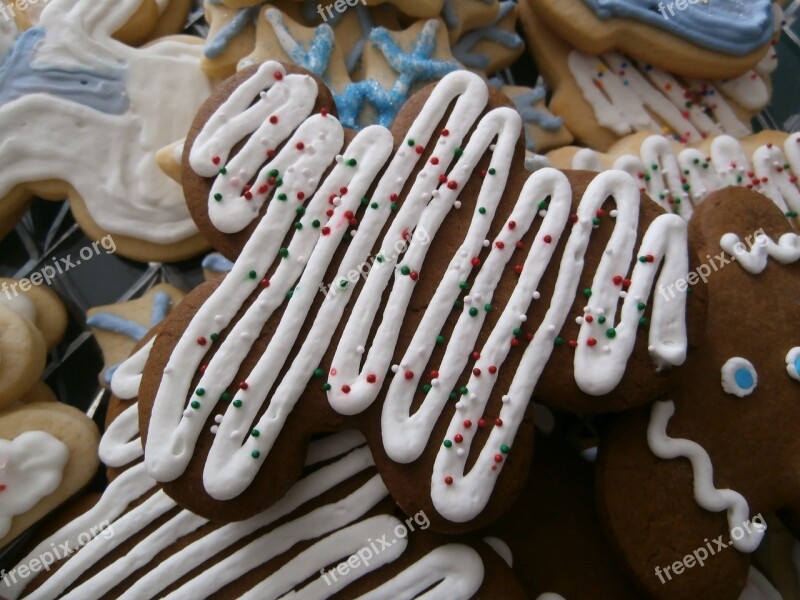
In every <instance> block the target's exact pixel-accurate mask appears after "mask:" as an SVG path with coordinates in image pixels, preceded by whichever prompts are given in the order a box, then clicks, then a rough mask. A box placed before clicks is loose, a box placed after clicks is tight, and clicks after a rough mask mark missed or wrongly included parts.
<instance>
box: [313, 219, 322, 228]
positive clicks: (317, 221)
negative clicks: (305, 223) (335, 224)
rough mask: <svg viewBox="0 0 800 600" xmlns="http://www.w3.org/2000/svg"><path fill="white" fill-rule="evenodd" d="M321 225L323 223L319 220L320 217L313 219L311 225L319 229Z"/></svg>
mask: <svg viewBox="0 0 800 600" xmlns="http://www.w3.org/2000/svg"><path fill="white" fill-rule="evenodd" d="M320 225H321V223H320V222H319V219H314V220H313V221H311V226H312V227H313V228H314V229H319V226H320Z"/></svg>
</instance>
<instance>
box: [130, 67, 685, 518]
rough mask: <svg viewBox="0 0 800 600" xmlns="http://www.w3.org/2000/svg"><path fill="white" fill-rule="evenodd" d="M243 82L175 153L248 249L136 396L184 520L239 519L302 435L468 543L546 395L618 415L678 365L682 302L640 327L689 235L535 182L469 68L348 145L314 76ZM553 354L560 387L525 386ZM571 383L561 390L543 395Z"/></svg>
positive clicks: (556, 180) (574, 185) (507, 123)
mask: <svg viewBox="0 0 800 600" xmlns="http://www.w3.org/2000/svg"><path fill="white" fill-rule="evenodd" d="M237 81H238V82H239V85H238V87H236V88H235V89H231V88H227V89H228V93H229V95H228V96H227V97H226V98H222V97H216V98H215V99H213V100H212V101H211V103H210V105H209V106H208V107H207V108H206V109H205V110H204V113H203V114H204V115H205V119H206V120H205V122H203V120H202V118H200V119H199V120H198V121H197V122H196V129H197V130H198V132H197V134H196V135H195V137H194V138H193V140H192V141H191V142H190V143H188V144H187V147H186V149H185V153H184V158H185V168H186V169H190V170H192V171H194V172H195V177H198V176H199V177H203V178H205V180H206V181H204V184H203V185H202V186H200V187H189V188H187V194H188V195H189V196H190V198H189V202H190V204H191V203H193V202H195V203H201V202H205V205H206V207H207V208H204V209H203V210H206V211H207V216H208V220H209V223H210V224H212V225H213V226H214V227H215V228H217V229H219V231H220V232H222V233H221V235H226V236H240V235H241V236H243V237H246V239H247V241H246V243H245V244H244V247H243V249H242V250H241V251H240V252H239V254H238V259H237V261H236V264H235V265H234V267H233V270H232V271H231V272H230V273H229V274H228V275H227V276H226V277H225V278H224V279H222V280H216V281H213V282H210V283H207V284H205V285H204V286H201V287H200V288H198V289H197V290H195V291H194V292H193V293H191V294H190V295H189V296H187V298H186V299H185V300H184V302H183V303H182V304H181V306H180V307H179V308H178V309H177V310H176V311H175V312H174V313H173V315H171V317H170V318H169V319H168V320H167V321H166V322H165V325H164V329H163V330H162V332H161V333H160V334H159V335H158V336H157V338H156V340H155V343H154V347H153V353H152V355H151V357H150V359H149V361H148V363H147V368H146V369H145V373H144V378H143V381H142V389H141V395H140V401H141V411H140V419H141V428H142V432H143V434H144V438H145V441H146V446H145V448H146V455H145V463H146V465H147V468H148V471H149V472H150V474H151V475H152V476H154V477H155V478H156V479H157V480H159V481H160V482H162V484H164V486H165V490H166V491H167V493H168V494H170V495H171V496H173V497H174V498H175V499H176V500H177V501H178V502H179V503H180V504H181V505H183V506H185V507H187V508H189V509H191V510H194V511H195V512H198V513H199V514H203V515H208V516H213V517H215V518H224V519H234V520H236V519H241V518H245V517H247V516H249V515H252V514H255V513H256V512H258V511H259V510H262V509H263V508H264V507H265V506H268V505H269V504H271V503H272V502H274V501H276V500H277V499H278V498H280V497H281V496H282V495H283V493H284V492H285V491H286V489H288V486H290V485H291V484H292V483H293V482H294V480H295V479H296V478H297V477H298V476H299V473H300V470H301V467H302V464H301V463H302V456H303V454H304V450H305V447H306V444H307V442H308V440H309V439H310V438H311V436H312V434H314V433H317V432H322V431H331V430H337V429H341V428H343V427H357V428H359V429H361V430H362V431H363V432H364V434H365V436H366V437H367V439H368V441H369V443H370V446H371V448H372V449H373V452H374V454H375V460H376V464H377V467H378V470H379V472H380V473H381V474H382V476H383V477H384V479H385V481H386V484H387V486H388V487H389V489H390V490H391V492H392V495H393V497H394V499H395V500H396V501H397V502H398V503H399V505H400V506H401V507H402V508H403V509H404V510H405V511H406V512H408V513H410V514H415V513H416V512H418V511H420V510H424V511H425V512H426V514H428V515H429V516H430V518H431V522H432V526H433V527H434V528H435V529H437V530H442V531H447V532H453V531H463V530H469V529H474V528H476V527H479V526H481V525H485V524H487V523H488V522H490V521H491V520H493V519H495V518H497V517H498V516H499V515H501V514H502V513H503V512H505V510H506V509H507V508H508V506H509V505H510V503H511V502H512V501H513V499H514V497H515V496H516V495H517V494H518V493H519V490H521V488H522V486H523V484H524V480H525V477H526V474H527V472H528V467H529V461H530V454H531V445H532V439H533V431H532V416H531V415H532V413H531V406H530V398H531V395H532V394H533V393H534V391H535V390H536V387H537V384H538V383H542V384H543V386H544V387H543V398H542V400H543V402H549V403H551V404H558V403H559V402H563V403H565V404H566V403H568V402H572V403H573V404H575V405H577V404H578V403H581V402H582V404H580V405H581V406H588V407H590V410H594V411H603V410H606V411H609V410H619V409H622V408H626V407H628V406H636V405H640V404H643V403H645V402H648V401H650V400H652V399H653V395H652V393H653V390H652V388H653V386H654V385H655V383H656V382H657V378H656V377H655V376H654V375H653V374H654V369H655V366H659V367H662V368H665V367H667V366H670V365H675V364H680V362H681V361H682V359H683V353H684V352H685V335H684V331H683V329H684V325H683V322H684V314H683V309H684V301H685V298H684V297H683V296H678V297H676V298H675V299H674V301H673V302H671V303H670V304H669V305H665V304H663V303H660V301H658V300H657V299H656V300H655V301H654V302H653V309H652V319H653V325H652V326H650V327H648V325H649V316H650V314H651V312H650V311H649V310H648V309H647V307H648V301H649V298H650V297H651V295H652V290H653V287H654V286H655V285H656V283H657V282H662V281H663V280H664V279H665V278H667V279H668V278H670V277H676V276H677V275H678V274H685V272H686V270H687V267H686V254H687V250H686V244H685V237H686V232H685V224H684V223H683V222H682V221H681V220H680V218H678V217H676V216H674V215H662V214H659V210H658V209H657V208H655V205H653V204H652V203H651V202H650V201H649V200H644V201H642V199H641V196H640V193H639V189H638V185H637V184H636V182H635V181H634V180H633V179H632V178H631V177H630V176H629V175H627V174H625V173H607V174H603V175H600V176H599V177H593V175H591V174H589V173H571V174H563V173H561V172H559V171H556V170H554V169H546V170H543V171H540V172H538V173H535V174H534V175H532V176H530V177H528V174H527V173H526V172H525V171H524V169H523V161H524V144H523V140H522V137H521V133H522V126H521V119H520V117H519V115H518V114H517V113H516V111H514V110H513V109H510V108H508V101H507V100H506V99H505V98H503V97H502V96H501V95H499V94H498V93H497V92H494V91H493V90H490V89H489V88H487V86H486V84H485V83H484V82H483V81H482V80H480V79H479V78H478V77H476V76H474V75H472V74H470V73H467V72H456V73H453V74H450V75H448V76H446V77H445V78H444V79H442V81H441V82H440V83H439V84H437V85H436V86H434V87H431V88H427V89H426V90H424V91H423V92H421V93H420V94H418V95H416V96H414V97H413V98H412V99H411V101H410V102H408V103H407V104H406V105H405V107H404V108H403V109H402V110H401V111H400V113H399V116H398V119H397V121H396V123H395V126H394V128H393V129H392V131H391V132H390V131H388V130H386V129H384V128H382V127H375V126H373V127H368V128H366V129H364V130H362V131H361V132H359V133H357V134H352V133H351V132H346V131H344V130H342V128H341V126H340V125H339V123H338V121H336V119H335V118H334V117H333V116H332V115H331V114H330V113H329V112H327V111H325V110H322V109H321V110H320V112H318V113H315V112H314V111H315V110H316V105H317V97H316V96H315V95H314V91H315V90H316V89H317V88H318V86H319V84H318V83H317V82H316V80H314V79H312V78H310V77H308V76H305V75H302V74H299V73H290V72H288V71H286V70H285V69H283V67H282V66H281V65H279V64H278V63H264V64H263V65H261V66H260V67H258V69H256V70H254V71H251V72H250V76H249V78H244V77H240V78H239V79H238V80H237ZM214 102H216V103H217V104H218V106H214ZM254 102H255V103H254ZM323 108H324V107H323ZM251 134H252V135H251ZM279 140H280V141H279ZM264 148H266V150H264ZM273 149H277V150H273ZM265 161H266V162H265ZM184 181H187V177H186V176H185V177H184ZM193 194H197V195H198V196H197V197H196V198H195V197H194V196H193ZM609 198H612V199H613V200H609ZM265 207H266V208H265ZM612 223H613V225H612ZM612 231H613V232H612ZM242 232H245V233H242ZM362 280H363V282H362ZM582 286H584V287H582ZM548 307H549V308H548ZM584 307H585V308H584ZM618 313H619V314H618ZM578 316H579V317H580V320H579V321H577V322H576V324H577V325H578V326H579V327H577V328H573V326H572V325H571V324H570V323H569V319H570V318H575V317H578ZM648 328H649V337H647V340H648V341H647V343H645V342H644V341H643V340H644V339H645V337H646V332H647V330H648ZM562 330H563V333H562ZM570 334H572V335H574V340H573V339H572V338H571V337H568V335H570ZM562 336H563V337H562ZM637 344H638V346H637ZM562 346H563V347H564V348H562ZM567 348H568V349H569V350H566V349H567ZM573 354H574V356H573ZM632 354H633V355H634V358H633V359H631V360H630V361H629V359H630V358H631V355H632ZM648 354H649V355H650V356H648ZM551 356H552V357H555V356H559V357H566V359H567V360H563V358H562V360H561V361H560V362H561V363H563V365H567V364H569V370H570V373H565V371H564V370H563V369H566V368H567V367H566V366H559V367H557V368H556V367H554V371H553V372H552V373H551V374H549V375H545V376H543V377H542V380H541V382H540V381H539V379H540V375H541V373H542V370H544V369H545V367H546V366H548V364H547V363H548V360H550V359H551ZM557 362H558V361H557ZM629 362H630V364H629ZM573 363H574V364H573ZM626 367H627V370H626ZM548 368H549V366H548ZM565 375H568V379H569V380H570V381H572V379H573V378H574V379H575V381H576V384H575V385H576V386H577V388H574V390H573V389H572V388H568V387H565V386H564V385H556V384H553V383H550V384H548V381H550V382H553V381H556V380H559V379H561V378H562V377H563V376H565ZM548 378H549V379H548ZM565 390H566V392H565ZM559 399H561V400H559Z"/></svg>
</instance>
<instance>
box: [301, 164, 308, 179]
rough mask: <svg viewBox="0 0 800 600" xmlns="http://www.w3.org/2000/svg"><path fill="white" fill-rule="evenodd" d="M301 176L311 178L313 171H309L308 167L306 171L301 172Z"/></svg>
mask: <svg viewBox="0 0 800 600" xmlns="http://www.w3.org/2000/svg"><path fill="white" fill-rule="evenodd" d="M300 174H301V175H302V176H303V177H306V178H308V176H309V175H311V169H309V168H308V167H306V168H305V169H303V170H302V171H300Z"/></svg>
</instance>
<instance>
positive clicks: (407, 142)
mask: <svg viewBox="0 0 800 600" xmlns="http://www.w3.org/2000/svg"><path fill="white" fill-rule="evenodd" d="M406 144H408V145H409V146H413V145H414V140H413V139H411V138H408V140H407V141H406Z"/></svg>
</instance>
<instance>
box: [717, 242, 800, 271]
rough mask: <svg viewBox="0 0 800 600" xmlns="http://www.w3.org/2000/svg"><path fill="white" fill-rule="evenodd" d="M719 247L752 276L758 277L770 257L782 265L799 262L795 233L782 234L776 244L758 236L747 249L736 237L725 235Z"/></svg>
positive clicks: (798, 243)
mask: <svg viewBox="0 0 800 600" xmlns="http://www.w3.org/2000/svg"><path fill="white" fill-rule="evenodd" d="M719 245H720V246H721V247H722V249H723V250H725V252H727V253H728V254H730V255H732V256H735V257H736V261H737V262H738V263H739V264H740V265H741V267H742V268H743V269H744V270H745V271H747V272H748V273H751V274H753V275H758V274H759V273H762V272H763V271H764V269H766V268H767V263H768V262H769V259H770V257H772V258H773V259H774V260H777V261H778V262H779V263H781V264H782V265H788V264H790V263H793V262H797V261H798V260H800V236H798V235H797V234H796V233H784V234H783V235H782V236H781V237H780V239H778V243H777V244H776V243H775V242H773V241H772V239H771V238H770V237H768V236H766V235H763V234H759V235H757V236H756V239H755V243H754V244H753V246H752V247H751V248H749V249H748V247H747V245H745V244H744V243H742V240H741V239H740V238H739V236H738V235H736V234H735V233H726V234H725V235H723V236H722V238H721V239H720V241H719Z"/></svg>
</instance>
